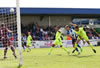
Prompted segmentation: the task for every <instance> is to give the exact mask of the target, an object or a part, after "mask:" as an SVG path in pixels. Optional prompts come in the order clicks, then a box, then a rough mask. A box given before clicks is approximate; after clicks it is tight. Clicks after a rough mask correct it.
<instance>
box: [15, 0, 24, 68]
mask: <svg viewBox="0 0 100 68" xmlns="http://www.w3.org/2000/svg"><path fill="white" fill-rule="evenodd" d="M16 11H17V32H18V49H19V65H20V66H22V64H23V62H22V42H21V20H20V7H19V0H16Z"/></svg>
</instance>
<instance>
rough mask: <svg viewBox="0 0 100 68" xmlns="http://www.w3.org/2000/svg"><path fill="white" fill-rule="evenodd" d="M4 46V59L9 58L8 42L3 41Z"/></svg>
mask: <svg viewBox="0 0 100 68" xmlns="http://www.w3.org/2000/svg"><path fill="white" fill-rule="evenodd" d="M2 43H3V46H4V47H5V49H4V59H6V58H7V56H6V54H7V50H8V46H7V41H6V40H4V39H3V40H2Z"/></svg>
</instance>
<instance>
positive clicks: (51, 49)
mask: <svg viewBox="0 0 100 68" xmlns="http://www.w3.org/2000/svg"><path fill="white" fill-rule="evenodd" d="M54 47H55V44H53V45H52V46H51V48H50V51H49V53H48V55H50V54H51V52H52V51H53V48H54Z"/></svg>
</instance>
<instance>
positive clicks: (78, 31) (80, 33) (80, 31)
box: [75, 26, 96, 53]
mask: <svg viewBox="0 0 100 68" xmlns="http://www.w3.org/2000/svg"><path fill="white" fill-rule="evenodd" d="M75 33H76V34H77V35H78V36H79V38H78V40H77V42H76V43H75V48H76V47H77V45H78V41H80V40H81V39H84V40H85V41H86V42H87V43H88V44H89V46H90V47H91V49H92V50H93V52H94V53H96V50H95V49H94V48H93V46H92V44H91V43H90V42H89V39H88V37H87V35H86V32H85V31H84V29H83V28H82V27H81V28H79V27H78V26H75Z"/></svg>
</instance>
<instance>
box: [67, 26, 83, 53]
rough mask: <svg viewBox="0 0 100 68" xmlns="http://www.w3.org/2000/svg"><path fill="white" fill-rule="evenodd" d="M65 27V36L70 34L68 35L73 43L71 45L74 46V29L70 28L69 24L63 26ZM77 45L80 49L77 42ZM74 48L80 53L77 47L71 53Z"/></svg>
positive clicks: (75, 36)
mask: <svg viewBox="0 0 100 68" xmlns="http://www.w3.org/2000/svg"><path fill="white" fill-rule="evenodd" d="M65 29H66V31H67V36H70V37H71V38H72V44H73V47H74V46H75V42H76V40H77V38H78V36H77V35H76V34H75V31H74V29H71V28H70V26H68V25H66V26H65ZM78 47H79V48H80V50H81V51H82V48H81V46H80V45H79V44H78ZM75 50H76V51H77V52H78V54H80V52H79V50H78V48H76V49H74V50H73V51H72V53H74V52H75Z"/></svg>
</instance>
